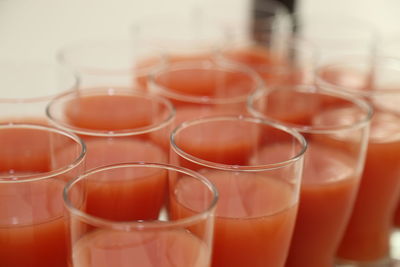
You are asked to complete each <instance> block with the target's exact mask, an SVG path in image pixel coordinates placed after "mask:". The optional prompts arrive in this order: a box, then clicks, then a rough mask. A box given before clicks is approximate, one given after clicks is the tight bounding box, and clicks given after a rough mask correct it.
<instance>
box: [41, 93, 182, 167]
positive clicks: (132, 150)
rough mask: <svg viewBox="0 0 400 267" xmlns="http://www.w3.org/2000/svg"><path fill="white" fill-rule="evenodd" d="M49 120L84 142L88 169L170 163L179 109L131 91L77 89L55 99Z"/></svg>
mask: <svg viewBox="0 0 400 267" xmlns="http://www.w3.org/2000/svg"><path fill="white" fill-rule="evenodd" d="M47 115H48V118H49V120H50V122H51V123H53V124H54V125H56V126H57V127H59V128H62V129H65V130H68V131H71V132H74V133H76V134H77V135H79V136H80V137H81V138H82V139H83V140H84V141H85V143H86V145H87V148H88V155H87V162H86V166H87V168H88V169H91V168H94V167H99V166H102V165H109V164H115V163H121V162H131V161H149V162H159V163H166V162H167V161H168V151H169V140H168V137H169V134H170V132H171V130H172V128H171V127H172V123H173V121H174V117H175V110H174V108H173V106H172V104H171V103H170V102H169V101H168V100H166V99H164V98H161V97H158V96H155V95H152V94H149V93H145V92H139V91H138V92H136V91H133V90H130V89H129V88H125V89H124V88H108V87H105V88H96V89H91V90H89V89H86V90H78V91H73V92H70V93H69V94H65V95H63V96H60V97H57V98H55V99H54V100H53V101H52V102H51V103H50V104H49V105H48V107H47Z"/></svg>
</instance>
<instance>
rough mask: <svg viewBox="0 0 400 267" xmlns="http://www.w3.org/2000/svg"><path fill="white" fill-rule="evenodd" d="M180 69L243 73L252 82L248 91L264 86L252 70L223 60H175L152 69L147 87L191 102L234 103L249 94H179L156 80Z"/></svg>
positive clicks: (154, 91)
mask: <svg viewBox="0 0 400 267" xmlns="http://www.w3.org/2000/svg"><path fill="white" fill-rule="evenodd" d="M182 70H218V71H223V72H225V73H242V74H245V75H246V76H247V77H249V79H251V80H252V81H253V83H254V85H253V86H252V87H253V88H252V89H251V90H250V93H252V92H255V91H257V90H260V89H261V88H263V87H264V83H263V81H262V79H261V78H260V77H259V76H258V74H257V73H255V72H254V71H253V70H251V69H249V68H246V67H244V66H241V65H236V64H231V63H228V62H227V63H224V62H213V61H210V60H195V61H186V62H177V63H172V64H168V65H165V66H163V67H159V68H158V69H157V70H156V71H153V72H152V73H151V74H150V75H149V77H148V87H149V90H150V91H151V92H153V93H156V94H159V95H162V96H163V97H166V98H168V99H172V100H175V101H182V102H189V103H192V104H209V105H214V104H236V103H240V102H246V99H247V97H248V95H249V94H245V95H239V96H234V97H227V98H215V97H213V96H195V95H188V94H180V93H179V92H178V93H177V92H174V91H172V90H169V89H168V87H166V86H163V85H160V84H159V83H158V82H157V77H158V76H159V75H162V74H168V73H170V72H175V71H182Z"/></svg>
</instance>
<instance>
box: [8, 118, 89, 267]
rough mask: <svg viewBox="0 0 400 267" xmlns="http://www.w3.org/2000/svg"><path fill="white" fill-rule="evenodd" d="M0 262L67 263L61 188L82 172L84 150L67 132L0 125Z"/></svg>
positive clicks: (11, 266) (18, 266)
mask: <svg viewBox="0 0 400 267" xmlns="http://www.w3.org/2000/svg"><path fill="white" fill-rule="evenodd" d="M0 147H1V149H0V265H1V266H4V267H26V266H30V267H54V266H60V267H67V266H68V265H67V254H68V250H67V239H66V235H67V225H66V217H65V214H64V207H63V200H62V190H63V188H64V186H65V184H66V183H67V182H68V181H69V180H70V179H72V178H73V177H75V176H77V175H79V174H81V173H83V171H84V160H85V154H86V149H85V145H84V144H83V143H82V141H81V140H80V139H79V138H78V137H77V136H76V135H73V134H71V133H68V132H65V131H62V130H58V129H56V128H50V127H47V126H46V127H45V126H41V125H36V124H17V123H13V124H10V125H0Z"/></svg>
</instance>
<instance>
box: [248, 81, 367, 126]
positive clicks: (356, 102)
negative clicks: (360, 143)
mask: <svg viewBox="0 0 400 267" xmlns="http://www.w3.org/2000/svg"><path fill="white" fill-rule="evenodd" d="M286 88H287V89H282V88H280V87H275V88H272V89H271V88H270V89H269V90H268V91H259V92H255V93H254V94H252V95H250V96H249V98H248V101H247V109H248V111H249V112H250V114H252V115H253V116H255V117H257V118H261V119H263V120H267V121H271V122H274V123H280V124H283V125H285V126H286V127H289V128H292V129H294V130H296V131H298V132H300V133H311V134H328V133H332V132H340V131H348V130H352V129H358V128H363V127H365V126H366V125H368V124H369V123H370V121H371V118H372V116H373V113H374V110H373V107H372V106H371V105H370V104H369V103H368V102H367V101H365V100H363V99H360V98H357V97H354V96H352V95H350V94H344V93H332V92H329V91H319V90H317V87H315V86H305V85H303V86H296V87H295V90H293V89H292V88H291V87H290V86H287V87H286ZM310 88H311V90H310ZM280 90H289V91H290V90H292V91H296V92H302V93H309V94H319V95H323V96H328V97H331V98H336V99H341V100H345V101H347V102H348V103H351V104H352V105H353V106H357V108H358V109H360V110H362V111H363V113H364V114H365V116H363V118H362V119H359V120H357V122H355V123H352V124H344V125H333V126H310V125H300V124H294V123H285V122H283V121H280V120H277V119H273V118H269V117H267V116H265V115H264V114H263V113H262V112H260V111H258V110H256V109H255V108H254V107H253V104H254V102H255V101H256V99H259V98H262V97H264V96H266V95H267V94H269V93H271V92H276V91H280Z"/></svg>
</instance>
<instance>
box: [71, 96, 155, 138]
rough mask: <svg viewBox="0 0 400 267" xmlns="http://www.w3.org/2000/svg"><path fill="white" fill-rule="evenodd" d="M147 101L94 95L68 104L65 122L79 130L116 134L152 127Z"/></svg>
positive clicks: (149, 107) (150, 112) (149, 103)
mask: <svg viewBox="0 0 400 267" xmlns="http://www.w3.org/2000/svg"><path fill="white" fill-rule="evenodd" d="M153 108H155V107H152V105H151V102H150V100H146V99H143V98H140V97H137V96H129V95H112V94H111V95H93V96H85V97H81V98H78V99H74V100H71V101H70V102H68V104H67V106H66V109H65V115H66V117H67V119H68V123H70V124H72V125H74V126H75V127H79V128H86V129H92V130H108V131H117V130H124V129H135V128H140V127H145V126H149V125H151V124H152V122H153V121H152V109H153Z"/></svg>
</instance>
